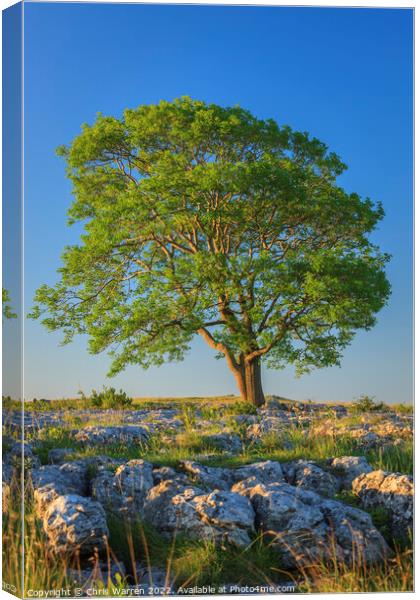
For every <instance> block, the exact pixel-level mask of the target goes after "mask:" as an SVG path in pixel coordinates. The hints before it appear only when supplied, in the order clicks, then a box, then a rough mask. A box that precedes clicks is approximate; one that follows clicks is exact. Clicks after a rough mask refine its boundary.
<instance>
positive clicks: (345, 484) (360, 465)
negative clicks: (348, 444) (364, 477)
mask: <svg viewBox="0 0 420 600" xmlns="http://www.w3.org/2000/svg"><path fill="white" fill-rule="evenodd" d="M329 467H330V469H331V471H332V472H333V474H334V475H335V476H336V477H337V478H338V479H339V481H340V486H341V489H345V490H351V489H352V483H353V480H354V479H356V477H358V476H359V475H361V474H362V473H370V472H371V471H372V470H373V469H372V467H371V466H370V464H369V463H368V462H367V460H366V458H365V457H364V456H341V457H340V458H333V459H331V460H330V461H329Z"/></svg>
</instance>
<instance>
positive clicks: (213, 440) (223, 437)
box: [203, 433, 242, 454]
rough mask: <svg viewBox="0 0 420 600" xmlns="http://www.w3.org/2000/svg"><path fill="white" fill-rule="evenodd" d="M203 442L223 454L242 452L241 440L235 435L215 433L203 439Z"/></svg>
mask: <svg viewBox="0 0 420 600" xmlns="http://www.w3.org/2000/svg"><path fill="white" fill-rule="evenodd" d="M203 442H204V443H207V444H209V445H210V446H211V447H212V448H217V450H221V451H222V452H230V453H232V454H238V453H239V452H241V450H242V441H241V438H240V437H239V436H238V435H236V434H233V433H215V434H213V435H206V436H204V437H203Z"/></svg>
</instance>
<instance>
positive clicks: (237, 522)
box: [192, 490, 255, 547]
mask: <svg viewBox="0 0 420 600" xmlns="http://www.w3.org/2000/svg"><path fill="white" fill-rule="evenodd" d="M192 504H193V506H194V507H195V509H196V510H197V512H198V513H199V515H200V519H201V521H202V522H204V523H206V524H209V525H210V526H211V527H212V528H213V535H214V538H215V539H216V541H218V542H224V541H226V542H228V543H230V544H233V545H235V546H238V547H243V546H247V545H248V544H249V543H250V542H251V539H250V534H251V533H253V532H254V520H255V514H254V510H253V508H252V505H251V503H250V501H249V500H248V498H245V497H244V496H240V495H239V494H235V493H233V492H225V491H219V490H216V491H215V492H212V493H211V494H208V495H207V496H205V495H204V496H196V497H195V498H193V500H192Z"/></svg>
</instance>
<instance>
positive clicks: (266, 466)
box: [232, 460, 284, 483]
mask: <svg viewBox="0 0 420 600" xmlns="http://www.w3.org/2000/svg"><path fill="white" fill-rule="evenodd" d="M232 477H233V479H234V481H235V482H238V481H241V480H242V479H248V478H249V477H255V479H256V480H257V481H258V482H259V483H276V482H279V481H283V480H284V473H283V468H282V465H281V464H280V463H279V462H276V461H274V460H264V461H261V462H257V463H253V464H251V465H245V466H244V467H239V468H238V469H234V470H233V471H232Z"/></svg>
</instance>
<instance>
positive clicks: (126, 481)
mask: <svg viewBox="0 0 420 600" xmlns="http://www.w3.org/2000/svg"><path fill="white" fill-rule="evenodd" d="M152 487H153V477H152V465H151V464H150V463H148V462H146V461H144V460H140V459H139V460H130V461H129V462H127V463H126V464H123V465H121V466H120V467H118V469H117V470H116V472H115V474H114V473H112V472H110V471H107V470H102V471H101V472H100V473H99V474H98V476H97V477H95V478H94V479H93V480H92V482H91V493H92V497H93V498H94V499H95V500H98V501H99V502H101V504H102V505H103V506H104V507H105V508H106V509H107V510H108V511H110V512H113V513H117V514H120V515H121V516H125V517H127V518H136V517H140V516H141V515H142V511H143V505H144V501H145V498H146V495H147V492H148V491H149V490H150V489H151V488H152Z"/></svg>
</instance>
